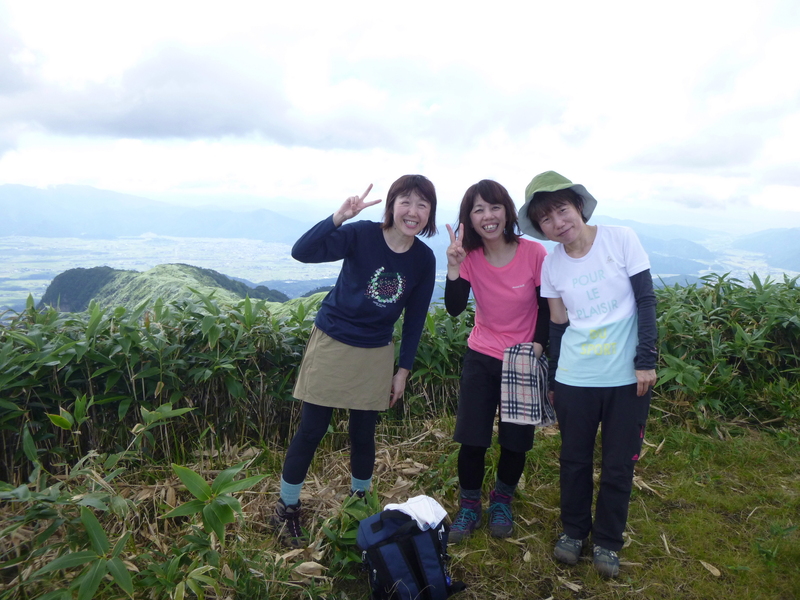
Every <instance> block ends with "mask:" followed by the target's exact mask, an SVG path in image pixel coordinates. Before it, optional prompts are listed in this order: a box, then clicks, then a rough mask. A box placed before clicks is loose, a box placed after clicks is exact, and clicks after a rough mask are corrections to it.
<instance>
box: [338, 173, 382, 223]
mask: <svg viewBox="0 0 800 600" xmlns="http://www.w3.org/2000/svg"><path fill="white" fill-rule="evenodd" d="M371 189H372V184H371V183H370V184H369V187H368V188H367V189H366V191H365V192H364V193H363V194H361V195H360V196H350V197H349V198H348V199H347V200H345V201H344V203H343V204H342V206H340V207H339V210H337V211H336V212H335V213H333V222H334V224H335V225H336V226H337V227H338V226H339V225H341V224H342V223H344V222H345V221H347V220H348V219H352V218H353V217H355V216H356V215H357V214H358V213H360V212H361V211H362V210H364V209H365V208H369V207H370V206H374V205H375V204H377V203H378V202H381V200H373V201H372V202H364V198H366V197H367V194H369V192H370V190H371Z"/></svg>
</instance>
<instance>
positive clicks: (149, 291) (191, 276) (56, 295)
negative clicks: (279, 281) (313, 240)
mask: <svg viewBox="0 0 800 600" xmlns="http://www.w3.org/2000/svg"><path fill="white" fill-rule="evenodd" d="M191 289H195V290H197V291H199V292H200V293H202V294H207V295H208V294H211V293H213V294H214V297H215V298H216V299H217V300H220V301H223V302H227V303H231V304H234V303H236V302H238V301H239V300H241V299H242V298H244V297H245V296H250V297H251V298H258V299H264V300H269V301H270V302H285V301H286V300H288V299H289V298H288V297H287V296H286V295H285V294H282V293H281V292H278V291H275V290H270V289H269V288H267V287H264V286H258V287H256V288H250V287H248V286H247V285H245V284H244V283H242V282H240V281H234V280H232V279H229V278H228V277H226V276H225V275H223V274H222V273H218V272H217V271H214V270H212V269H203V268H200V267H193V266H191V265H182V264H172V265H158V266H156V267H153V268H152V269H150V270H149V271H145V272H143V273H139V272H137V271H121V270H117V269H112V268H110V267H93V268H91V269H70V270H68V271H64V272H63V273H61V274H60V275H58V276H57V277H56V278H55V279H53V281H52V282H51V283H50V285H49V286H48V287H47V291H46V292H45V293H44V296H43V297H42V301H41V305H48V306H53V307H55V308H58V309H59V310H62V311H66V312H81V311H84V310H86V308H87V307H88V306H89V303H90V302H91V301H92V300H96V301H97V302H98V304H100V305H101V306H104V307H117V306H124V307H125V308H128V309H133V308H135V307H136V306H138V305H139V304H141V303H142V302H145V301H147V300H155V299H156V298H162V299H163V300H166V301H170V300H176V299H178V298H183V297H186V296H190V295H191V294H192V292H191Z"/></svg>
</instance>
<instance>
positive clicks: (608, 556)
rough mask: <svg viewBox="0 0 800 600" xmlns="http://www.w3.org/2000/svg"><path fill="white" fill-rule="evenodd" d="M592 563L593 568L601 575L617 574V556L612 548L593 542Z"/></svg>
mask: <svg viewBox="0 0 800 600" xmlns="http://www.w3.org/2000/svg"><path fill="white" fill-rule="evenodd" d="M592 563H593V564H594V568H595V570H596V571H597V572H598V573H600V575H602V576H603V577H616V576H617V575H619V557H618V556H617V553H616V552H614V551H613V550H609V549H608V548H603V547H602V546H598V545H597V544H595V546H594V557H593V558H592Z"/></svg>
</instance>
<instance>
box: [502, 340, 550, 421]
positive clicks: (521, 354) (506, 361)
mask: <svg viewBox="0 0 800 600" xmlns="http://www.w3.org/2000/svg"><path fill="white" fill-rule="evenodd" d="M500 419H501V420H502V421H505V422H506V423H518V424H520V425H538V426H539V427H545V426H547V425H552V424H553V423H555V422H556V414H555V411H554V410H553V405H552V404H550V401H549V400H548V399H547V358H546V357H545V356H544V355H542V356H541V357H540V358H536V355H535V354H534V352H533V344H532V343H530V342H528V343H525V344H517V345H516V346H512V347H511V348H506V349H505V351H504V352H503V375H502V381H501V383H500Z"/></svg>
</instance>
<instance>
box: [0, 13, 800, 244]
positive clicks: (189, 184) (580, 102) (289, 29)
mask: <svg viewBox="0 0 800 600" xmlns="http://www.w3.org/2000/svg"><path fill="white" fill-rule="evenodd" d="M384 7H385V8H384ZM798 56H800V2H797V1H796V0H786V1H774V2H773V1H769V0H757V1H750V0H733V1H730V0H727V1H724V2H723V1H706V0H691V1H685V0H671V1H670V2H643V1H641V0H636V1H630V2H627V1H614V0H611V1H609V2H597V1H587V2H570V1H568V0H565V1H563V2H541V1H539V0H529V1H523V0H517V1H515V2H503V1H495V2H491V3H472V2H455V1H447V2H439V1H437V0H426V1H424V2H416V1H414V0H410V1H406V2H402V3H387V4H385V5H384V4H381V3H376V2H352V1H351V2H344V3H332V2H315V1H310V2H309V1H306V2H296V3H288V2H280V3H278V2H274V1H272V0H259V1H257V2H255V1H254V2H244V1H242V2H238V1H235V0H232V1H231V2H226V3H223V2H218V1H217V2H202V1H197V0H193V1H191V2H182V1H175V2H173V1H170V0H158V1H157V2H151V1H148V0H144V1H142V0H140V1H138V2H135V3H132V2H129V3H121V2H109V1H108V0H101V1H98V2H88V1H82V0H72V1H70V2H64V1H63V0H56V1H38V0H6V1H3V0H0V184H4V183H16V184H23V185H30V186H40V187H43V186H49V185H55V184H80V185H91V186H95V187H99V188H104V189H110V190H114V191H118V192H124V193H129V194H134V195H139V196H144V197H147V198H152V199H156V200H163V201H169V202H177V203H193V204H198V205H200V204H208V203H224V204H225V205H227V206H234V205H250V206H260V207H264V208H270V209H273V210H276V211H278V212H283V213H290V212H292V211H296V210H298V209H301V208H302V209H303V211H304V214H316V213H319V214H320V215H321V214H322V213H327V212H332V211H333V209H334V208H336V207H337V206H338V205H339V203H340V202H341V200H343V199H344V198H345V197H346V196H349V195H351V194H354V193H360V192H361V191H363V189H364V188H365V187H366V185H367V184H368V183H370V182H372V183H374V184H375V192H374V197H376V198H379V197H383V196H382V194H384V193H385V191H386V189H387V188H388V186H389V184H390V183H391V182H392V181H393V180H394V179H395V178H396V177H398V176H399V175H402V174H404V173H410V172H420V173H423V174H425V175H427V176H428V177H430V178H431V180H432V181H433V182H434V183H435V184H436V186H437V190H438V193H439V198H440V203H441V208H440V213H439V214H440V221H445V220H447V221H452V220H453V219H454V218H455V216H456V207H457V204H458V202H459V200H460V198H461V196H462V194H463V192H464V190H465V189H466V188H467V187H468V186H469V185H470V184H472V183H474V182H476V181H477V180H479V179H483V178H492V179H496V180H497V181H500V182H501V183H503V184H504V185H505V186H506V187H507V188H508V189H509V191H510V192H511V194H512V196H513V197H514V199H515V200H516V201H517V202H518V206H519V205H520V203H521V201H522V199H523V193H524V188H525V186H526V184H527V183H528V181H529V180H530V179H531V177H533V175H535V174H536V173H538V172H541V171H544V170H549V169H553V170H556V171H559V172H560V173H562V174H564V175H566V176H567V177H569V178H571V179H572V180H573V181H576V182H579V183H583V184H584V185H586V187H587V188H588V189H589V190H590V191H591V192H592V193H593V194H594V196H595V197H597V198H598V200H599V202H600V205H599V208H598V212H599V213H602V214H605V215H609V216H614V217H618V218H631V219H636V220H640V221H645V222H664V223H678V224H692V225H703V226H708V227H714V228H729V229H731V230H734V231H736V232H745V231H748V230H752V229H767V228H773V227H800V142H799V141H798V140H800V76H798V67H797V57H798ZM379 216H380V215H379V214H376V215H375V218H379Z"/></svg>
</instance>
